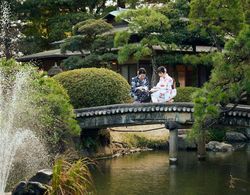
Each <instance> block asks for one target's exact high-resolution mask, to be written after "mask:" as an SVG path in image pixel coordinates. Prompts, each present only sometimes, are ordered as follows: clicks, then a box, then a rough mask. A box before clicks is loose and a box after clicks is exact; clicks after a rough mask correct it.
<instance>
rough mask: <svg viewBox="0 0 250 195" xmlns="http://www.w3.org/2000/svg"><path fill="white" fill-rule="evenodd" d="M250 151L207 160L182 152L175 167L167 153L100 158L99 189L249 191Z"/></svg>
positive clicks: (110, 194)
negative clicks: (201, 160) (108, 158)
mask: <svg viewBox="0 0 250 195" xmlns="http://www.w3.org/2000/svg"><path fill="white" fill-rule="evenodd" d="M249 150H250V147H248V148H247V149H246V150H244V151H236V152H233V153H209V154H208V159H207V161H205V162H198V161H197V158H196V153H195V152H180V153H179V164H178V165H177V166H176V167H175V166H170V165H169V163H168V154H167V153H166V152H145V153H140V154H134V155H130V156H125V157H122V158H118V159H112V160H106V161H100V162H99V166H100V171H98V172H95V173H94V178H95V183H96V188H97V191H98V194H102V195H113V194H119V195H123V194H124V195H125V194H126V195H130V194H131V195H133V194H150V195H151V194H152V195H154V194H155V195H156V194H157V195H159V194H181V195H183V194H187V195H189V194H190V195H193V194H195V195H196V194H200V195H205V194H209V195H211V194H220V195H221V194H249V193H250V188H249V186H250V170H249V167H250V152H249ZM230 175H231V176H232V178H233V180H232V178H231V177H230ZM230 178H231V179H230ZM230 181H231V184H232V183H233V185H231V187H234V188H230Z"/></svg>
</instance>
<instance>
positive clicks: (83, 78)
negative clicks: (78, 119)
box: [54, 68, 131, 108]
mask: <svg viewBox="0 0 250 195" xmlns="http://www.w3.org/2000/svg"><path fill="white" fill-rule="evenodd" d="M54 78H55V79H56V80H58V81H59V82H60V83H61V84H62V85H63V87H65V89H66V90H67V91H68V94H69V96H70V99H71V103H72V104H73V106H74V107H75V108H82V107H91V106H101V105H109V104H119V103H128V102H130V101H131V98H130V95H129V91H130V86H129V84H128V83H127V81H126V80H125V79H124V78H123V77H122V76H121V75H120V74H118V73H115V72H114V71H111V70H108V69H105V68H82V69H76V70H71V71H66V72H62V73H60V74H58V75H56V76H54Z"/></svg>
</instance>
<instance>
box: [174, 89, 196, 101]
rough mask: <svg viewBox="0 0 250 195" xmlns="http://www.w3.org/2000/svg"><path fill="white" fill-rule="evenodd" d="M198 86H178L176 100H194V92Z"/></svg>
mask: <svg viewBox="0 0 250 195" xmlns="http://www.w3.org/2000/svg"><path fill="white" fill-rule="evenodd" d="M198 89H199V88H197V87H178V88H177V95H176V97H175V98H174V101H175V102H192V94H193V93H194V92H195V91H197V90H198Z"/></svg>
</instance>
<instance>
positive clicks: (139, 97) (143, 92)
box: [131, 68, 150, 103]
mask: <svg viewBox="0 0 250 195" xmlns="http://www.w3.org/2000/svg"><path fill="white" fill-rule="evenodd" d="M131 96H132V97H133V98H134V102H135V103H143V102H149V101H150V94H149V81H148V78H147V76H146V70H145V68H140V69H139V70H138V71H137V76H136V77H133V78H132V81H131Z"/></svg>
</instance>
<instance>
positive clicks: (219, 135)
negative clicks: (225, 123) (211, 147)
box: [207, 128, 227, 142]
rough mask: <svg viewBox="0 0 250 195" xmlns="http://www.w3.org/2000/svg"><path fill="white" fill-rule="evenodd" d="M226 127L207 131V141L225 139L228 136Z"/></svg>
mask: <svg viewBox="0 0 250 195" xmlns="http://www.w3.org/2000/svg"><path fill="white" fill-rule="evenodd" d="M226 131H227V130H226V129H225V128H224V129H223V128H220V129H218V128H216V129H209V130H208V132H207V141H219V142H222V141H224V138H225V136H226Z"/></svg>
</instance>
